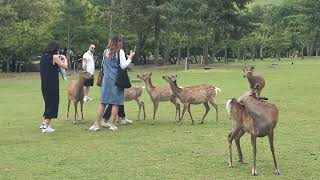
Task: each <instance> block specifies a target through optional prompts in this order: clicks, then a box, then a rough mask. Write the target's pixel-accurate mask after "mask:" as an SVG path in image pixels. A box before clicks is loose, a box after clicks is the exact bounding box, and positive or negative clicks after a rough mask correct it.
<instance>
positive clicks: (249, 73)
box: [242, 65, 266, 96]
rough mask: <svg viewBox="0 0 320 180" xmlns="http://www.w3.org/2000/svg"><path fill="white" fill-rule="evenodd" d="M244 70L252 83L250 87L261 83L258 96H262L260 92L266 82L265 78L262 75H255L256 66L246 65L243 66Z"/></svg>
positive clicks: (245, 75) (245, 76)
mask: <svg viewBox="0 0 320 180" xmlns="http://www.w3.org/2000/svg"><path fill="white" fill-rule="evenodd" d="M242 70H243V73H244V75H243V77H244V78H247V79H248V81H249V83H250V89H253V88H254V86H255V85H256V84H259V88H258V92H257V93H258V96H260V93H261V91H262V89H263V88H264V86H265V84H266V82H265V80H264V78H263V77H262V76H261V75H253V72H254V66H251V67H249V66H247V65H245V66H243V67H242Z"/></svg>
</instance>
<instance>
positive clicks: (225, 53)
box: [224, 47, 228, 64]
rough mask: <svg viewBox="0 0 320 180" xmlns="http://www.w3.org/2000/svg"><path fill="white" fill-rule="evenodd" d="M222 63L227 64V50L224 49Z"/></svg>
mask: <svg viewBox="0 0 320 180" xmlns="http://www.w3.org/2000/svg"><path fill="white" fill-rule="evenodd" d="M224 63H225V64H228V48H227V47H226V48H225V49H224Z"/></svg>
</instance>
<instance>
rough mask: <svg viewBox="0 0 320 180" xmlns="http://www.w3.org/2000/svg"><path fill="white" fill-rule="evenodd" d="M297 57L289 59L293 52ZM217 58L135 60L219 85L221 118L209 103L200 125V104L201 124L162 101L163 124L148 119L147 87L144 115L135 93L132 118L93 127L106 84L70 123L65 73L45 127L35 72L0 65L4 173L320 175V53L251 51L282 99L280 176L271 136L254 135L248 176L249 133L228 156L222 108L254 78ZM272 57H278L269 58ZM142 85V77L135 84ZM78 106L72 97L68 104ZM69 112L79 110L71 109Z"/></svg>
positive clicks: (269, 88) (196, 111) (270, 91)
mask: <svg viewBox="0 0 320 180" xmlns="http://www.w3.org/2000/svg"><path fill="white" fill-rule="evenodd" d="M292 61H293V62H294V65H291V62H292ZM244 63H245V62H236V63H231V64H229V65H223V64H213V65H211V67H212V69H211V70H206V71H204V70H202V69H200V66H196V65H192V68H193V70H189V71H184V70H182V69H183V67H182V66H181V67H177V66H170V67H167V68H163V67H161V68H151V67H150V68H144V69H143V68H141V67H137V68H136V69H134V70H133V72H130V76H131V79H136V78H135V77H136V74H139V73H142V72H150V71H152V73H153V84H154V85H158V86H168V84H167V83H166V82H165V81H164V80H163V79H162V78H161V76H162V75H167V74H177V75H178V85H179V86H183V87H187V86H191V85H196V84H202V83H207V84H214V85H216V86H218V87H219V88H221V89H222V93H221V94H219V95H218V97H217V98H216V102H217V104H218V105H219V110H220V112H219V122H216V121H215V111H214V108H213V107H212V108H211V111H210V112H209V113H208V116H207V118H206V121H205V123H204V124H203V125H201V124H199V123H200V120H201V117H202V115H203V113H204V110H205V109H204V107H203V105H198V106H192V108H191V111H192V113H193V117H194V118H195V125H191V120H190V117H189V115H188V114H186V115H185V118H184V120H183V124H182V125H181V126H177V125H176V124H175V123H174V114H175V109H174V106H173V105H172V104H171V103H169V102H163V103H160V105H159V109H158V113H157V118H156V125H151V117H152V112H153V106H152V103H151V101H150V98H149V95H148V94H147V92H146V91H145V92H144V93H143V100H144V101H145V105H146V112H147V119H146V120H137V114H138V107H137V104H136V102H133V101H132V102H127V103H126V107H125V108H126V114H127V117H128V118H129V119H132V120H133V121H134V124H133V125H128V126H119V131H117V132H111V131H109V130H106V129H102V130H100V131H99V132H89V131H88V130H87V129H88V128H89V126H90V125H91V123H92V122H93V121H94V119H95V113H96V111H97V107H98V102H99V101H98V99H99V94H100V90H99V88H98V87H97V86H95V87H93V89H92V91H91V92H90V94H91V96H92V97H93V98H94V100H93V101H90V102H86V103H85V107H84V109H85V111H84V116H85V120H86V121H85V123H84V124H78V125H73V124H72V123H71V120H69V121H65V117H66V106H67V100H66V85H67V82H65V81H60V107H59V108H60V109H59V119H58V120H55V121H54V122H53V127H54V128H55V129H56V132H55V133H52V134H43V133H41V132H40V130H39V125H40V122H41V116H42V112H43V100H42V96H41V91H40V80H39V74H38V73H29V74H20V75H9V76H7V75H5V74H0V92H1V98H0V114H1V116H0V127H1V128H0V129H1V130H0V156H1V158H0V179H319V176H320V171H319V170H320V169H319V167H320V166H319V165H320V163H319V161H320V141H319V139H320V120H319V117H320V116H319V107H320V96H319V89H320V80H319V77H320V71H319V69H320V59H315V58H313V59H305V60H300V59H297V60H290V59H288V60H283V61H281V62H278V61H272V60H264V61H260V60H258V61H256V62H254V63H253V62H252V61H247V63H250V64H255V65H256V71H257V73H259V74H262V75H263V76H264V77H265V79H266V81H267V84H266V87H265V89H264V91H263V92H262V95H263V96H267V97H269V100H270V101H271V102H274V103H275V104H276V105H277V106H278V108H279V109H280V117H279V122H278V125H277V127H276V129H275V152H276V157H277V159H278V163H279V167H280V172H281V175H280V176H275V175H274V174H273V161H272V155H271V152H270V149H269V143H268V138H267V137H265V138H258V140H257V150H258V152H257V171H258V176H257V177H252V176H251V167H252V147H251V143H250V136H249V135H248V134H246V135H244V136H243V138H242V141H241V145H242V151H243V155H244V159H245V160H246V161H247V162H248V164H247V165H241V164H239V163H238V162H237V160H238V157H237V153H236V147H235V144H233V145H234V146H233V156H234V162H235V168H233V169H230V168H229V167H228V163H227V144H228V143H227V135H228V133H229V132H230V130H231V121H230V120H229V118H228V115H227V112H226V110H225V102H226V101H227V99H228V98H230V97H239V96H240V95H242V94H243V93H244V92H245V91H247V90H248V87H249V84H248V82H247V80H246V79H244V78H243V77H242V70H241V68H240V67H241V65H243V64H244ZM272 63H277V64H278V65H275V66H272V67H271V64H272ZM134 85H135V86H144V84H143V83H137V84H134ZM71 114H73V107H72V108H71ZM71 117H72V116H71Z"/></svg>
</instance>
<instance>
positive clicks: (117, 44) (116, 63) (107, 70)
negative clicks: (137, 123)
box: [89, 35, 135, 131]
mask: <svg viewBox="0 0 320 180" xmlns="http://www.w3.org/2000/svg"><path fill="white" fill-rule="evenodd" d="M122 47H123V42H122V38H121V37H120V36H117V35H116V36H114V37H112V39H111V40H110V41H109V44H108V46H107V49H105V50H104V52H103V59H104V60H103V70H104V76H103V80H102V86H101V97H100V105H99V108H98V112H97V116H96V121H95V122H94V124H93V125H92V126H91V127H90V128H89V130H91V131H97V130H99V129H100V120H101V117H102V115H103V112H104V111H105V108H106V105H107V104H109V105H112V110H111V120H112V121H111V123H110V127H109V129H110V130H112V131H115V130H117V129H118V128H117V127H116V126H115V123H116V118H117V115H118V111H119V106H120V105H123V104H124V89H122V88H119V87H117V86H116V85H115V80H116V77H117V74H118V69H119V67H120V68H122V69H125V68H127V67H128V66H129V65H130V63H131V61H132V58H133V56H134V55H135V52H133V51H130V55H129V56H128V59H126V55H125V52H124V50H123V48H122Z"/></svg>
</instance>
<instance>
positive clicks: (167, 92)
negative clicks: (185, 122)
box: [137, 73, 180, 124]
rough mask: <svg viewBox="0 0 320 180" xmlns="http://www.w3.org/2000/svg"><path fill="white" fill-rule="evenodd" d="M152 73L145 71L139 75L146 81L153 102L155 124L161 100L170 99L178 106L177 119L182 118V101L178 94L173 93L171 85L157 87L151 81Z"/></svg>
mask: <svg viewBox="0 0 320 180" xmlns="http://www.w3.org/2000/svg"><path fill="white" fill-rule="evenodd" d="M151 76H152V73H144V74H142V75H137V77H138V78H139V79H141V80H143V81H144V83H145V86H146V89H147V92H148V94H149V95H150V98H151V101H152V102H153V120H152V121H153V124H154V123H155V116H156V113H157V109H158V106H159V103H160V102H165V101H170V102H171V103H172V104H174V105H175V107H176V116H175V119H177V116H178V118H180V102H179V99H178V98H177V96H175V95H174V94H173V92H172V91H171V89H170V87H156V86H154V85H153V84H152V82H151Z"/></svg>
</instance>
